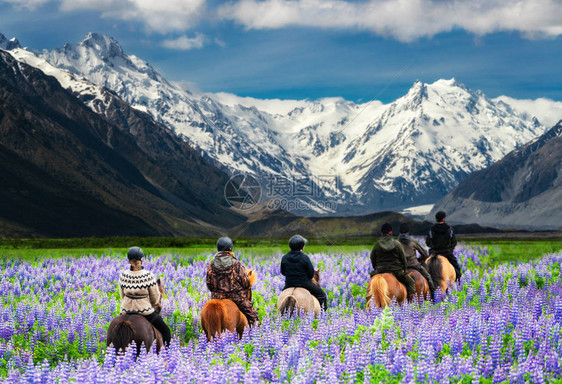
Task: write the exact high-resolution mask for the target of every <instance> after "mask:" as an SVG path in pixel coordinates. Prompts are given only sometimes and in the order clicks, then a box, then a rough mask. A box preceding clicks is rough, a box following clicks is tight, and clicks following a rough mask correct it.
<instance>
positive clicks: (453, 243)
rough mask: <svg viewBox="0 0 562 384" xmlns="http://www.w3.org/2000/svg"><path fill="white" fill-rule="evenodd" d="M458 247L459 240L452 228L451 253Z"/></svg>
mask: <svg viewBox="0 0 562 384" xmlns="http://www.w3.org/2000/svg"><path fill="white" fill-rule="evenodd" d="M456 246H457V238H456V236H455V232H454V231H453V228H451V251H452V250H453V249H455V247H456Z"/></svg>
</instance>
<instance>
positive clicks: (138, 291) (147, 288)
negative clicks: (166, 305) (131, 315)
mask: <svg viewBox="0 0 562 384" xmlns="http://www.w3.org/2000/svg"><path fill="white" fill-rule="evenodd" d="M119 294H120V295H121V313H126V312H136V313H139V314H141V315H145V316H146V315H149V314H151V313H153V312H154V307H153V306H154V305H156V304H157V303H158V302H159V301H160V290H159V289H158V285H157V282H156V278H155V277H154V274H153V273H152V272H150V271H147V270H146V269H141V270H138V271H131V270H125V271H123V272H121V276H120V277H119Z"/></svg>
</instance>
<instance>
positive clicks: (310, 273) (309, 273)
mask: <svg viewBox="0 0 562 384" xmlns="http://www.w3.org/2000/svg"><path fill="white" fill-rule="evenodd" d="M303 256H304V265H305V268H306V276H308V278H309V279H312V278H313V277H314V266H313V265H312V261H310V257H308V255H305V254H303Z"/></svg>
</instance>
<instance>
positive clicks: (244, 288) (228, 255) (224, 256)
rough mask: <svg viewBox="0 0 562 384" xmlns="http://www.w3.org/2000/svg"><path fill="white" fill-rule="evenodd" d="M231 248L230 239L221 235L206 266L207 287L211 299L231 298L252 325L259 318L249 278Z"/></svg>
mask: <svg viewBox="0 0 562 384" xmlns="http://www.w3.org/2000/svg"><path fill="white" fill-rule="evenodd" d="M232 248H233V244H232V240H230V239H229V238H228V237H221V238H220V239H219V241H218V242H217V250H218V252H217V253H216V254H215V257H214V258H213V260H212V261H211V262H210V263H209V265H208V266H207V276H206V282H207V288H209V291H211V299H219V300H221V299H230V300H232V301H233V302H234V303H235V304H236V305H237V306H238V309H240V311H241V312H242V313H243V314H244V315H245V316H246V318H247V319H248V323H249V324H250V326H252V325H253V324H255V323H257V322H258V321H259V318H258V312H257V311H256V310H255V308H254V306H253V303H252V291H251V285H250V279H249V278H248V275H247V274H246V268H244V266H243V265H242V263H240V261H238V260H237V259H236V257H235V256H234V253H232Z"/></svg>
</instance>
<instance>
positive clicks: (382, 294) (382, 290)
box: [365, 273, 407, 310]
mask: <svg viewBox="0 0 562 384" xmlns="http://www.w3.org/2000/svg"><path fill="white" fill-rule="evenodd" d="M393 297H394V298H396V301H397V302H398V304H402V303H403V302H404V300H406V297H407V291H406V287H405V286H404V284H402V283H400V282H399V281H398V279H397V278H396V277H394V275H393V274H392V273H380V274H378V275H375V276H373V277H372V278H371V280H370V281H369V285H368V286H367V301H366V305H365V309H367V310H369V309H370V308H371V305H373V304H374V305H376V306H377V307H379V308H384V307H386V306H387V305H389V304H390V301H391V300H392V298H393Z"/></svg>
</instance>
